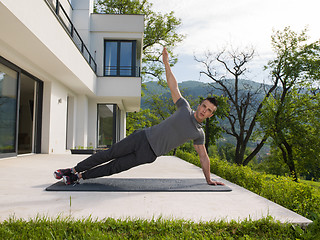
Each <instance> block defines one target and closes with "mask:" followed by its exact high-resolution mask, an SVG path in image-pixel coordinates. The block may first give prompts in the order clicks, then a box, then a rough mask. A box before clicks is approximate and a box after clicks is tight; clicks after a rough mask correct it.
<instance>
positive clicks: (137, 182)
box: [46, 178, 232, 192]
mask: <svg viewBox="0 0 320 240" xmlns="http://www.w3.org/2000/svg"><path fill="white" fill-rule="evenodd" d="M46 190H47V191H84V192H89V191H95V192H229V191H232V190H231V188H229V187H227V186H223V185H216V186H214V185H208V184H207V182H206V181H205V180H204V179H184V178H180V179H176V178H165V179H160V178H157V179H154V178H96V179H88V180H81V182H80V184H75V185H65V184H64V183H63V182H62V181H59V182H57V183H55V184H53V185H51V186H49V187H47V188H46Z"/></svg>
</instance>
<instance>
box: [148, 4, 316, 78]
mask: <svg viewBox="0 0 320 240" xmlns="http://www.w3.org/2000/svg"><path fill="white" fill-rule="evenodd" d="M149 2H151V3H152V4H153V9H154V11H156V12H162V13H167V12H170V11H174V15H175V16H176V17H177V18H180V19H181V20H182V26H181V27H180V28H179V30H178V32H179V33H182V34H184V35H186V38H185V40H184V41H183V42H182V43H180V44H179V45H178V47H176V48H175V50H174V53H175V54H178V58H179V61H178V63H177V64H176V65H175V66H174V67H173V72H174V74H175V76H176V78H177V80H178V82H182V81H187V80H197V81H199V80H200V81H203V82H210V80H209V79H205V78H204V77H201V78H200V77H199V75H200V74H199V72H200V69H201V66H200V65H199V64H198V63H197V62H196V61H195V60H194V56H197V57H201V56H204V53H205V52H206V51H208V50H209V51H212V52H215V51H218V50H219V49H222V48H223V47H225V46H232V47H233V48H239V49H244V48H246V47H251V46H252V47H253V48H254V49H255V52H256V55H255V57H254V60H253V62H252V65H251V66H250V69H249V71H250V72H249V73H248V74H247V77H248V78H250V79H251V80H254V81H257V82H268V80H267V78H268V74H267V72H265V71H263V66H265V65H266V64H267V62H268V60H270V59H272V57H273V52H272V49H271V35H272V34H273V30H283V29H284V28H285V27H287V26H290V28H291V29H292V30H294V31H296V32H301V31H302V30H303V29H304V28H305V27H307V28H308V35H309V36H310V37H311V38H310V41H317V40H319V39H320V14H319V9H320V1H319V0H264V1H259V0H149Z"/></svg>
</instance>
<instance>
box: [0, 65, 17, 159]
mask: <svg viewBox="0 0 320 240" xmlns="http://www.w3.org/2000/svg"><path fill="white" fill-rule="evenodd" d="M17 87H18V72H16V71H14V70H12V69H10V68H8V67H6V66H5V65H3V64H1V63H0V154H5V155H8V156H10V155H15V154H16V132H17V129H16V126H17V101H18V99H17Z"/></svg>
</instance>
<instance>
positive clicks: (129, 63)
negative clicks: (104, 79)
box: [104, 40, 137, 77]
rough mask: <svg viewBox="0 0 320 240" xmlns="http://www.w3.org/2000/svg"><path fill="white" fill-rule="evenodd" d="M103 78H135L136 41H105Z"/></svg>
mask: <svg viewBox="0 0 320 240" xmlns="http://www.w3.org/2000/svg"><path fill="white" fill-rule="evenodd" d="M104 46H105V47H104V53H105V57H104V76H124V77H132V76H136V73H137V71H136V41H114V40H106V41H105V44H104Z"/></svg>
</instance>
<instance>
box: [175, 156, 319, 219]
mask: <svg viewBox="0 0 320 240" xmlns="http://www.w3.org/2000/svg"><path fill="white" fill-rule="evenodd" d="M176 156H177V157H180V158H182V159H184V160H186V161H188V162H190V163H192V164H194V165H197V166H200V161H199V157H198V156H196V155H194V154H191V153H186V152H182V151H177V153H176ZM210 161H211V171H212V172H213V173H214V174H216V175H218V176H220V177H222V178H224V179H226V180H228V181H230V182H233V183H235V184H237V185H239V186H242V187H244V188H246V189H248V190H250V191H252V192H254V193H257V194H259V195H260V196H262V197H265V198H267V199H269V200H271V201H273V202H275V203H277V204H279V205H282V206H284V207H286V208H288V209H290V210H292V211H295V212H296V213H298V214H300V215H302V216H304V217H306V218H309V219H311V220H316V219H318V218H319V216H320V198H319V196H318V195H317V194H316V193H315V190H314V189H313V188H312V187H310V186H308V185H306V184H303V183H299V182H298V183H297V182H294V181H293V180H292V178H290V177H284V176H280V177H276V176H273V175H268V174H265V173H259V172H256V171H253V170H252V169H250V168H249V167H244V166H238V165H236V164H230V163H228V162H227V161H222V160H220V159H218V158H210Z"/></svg>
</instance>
